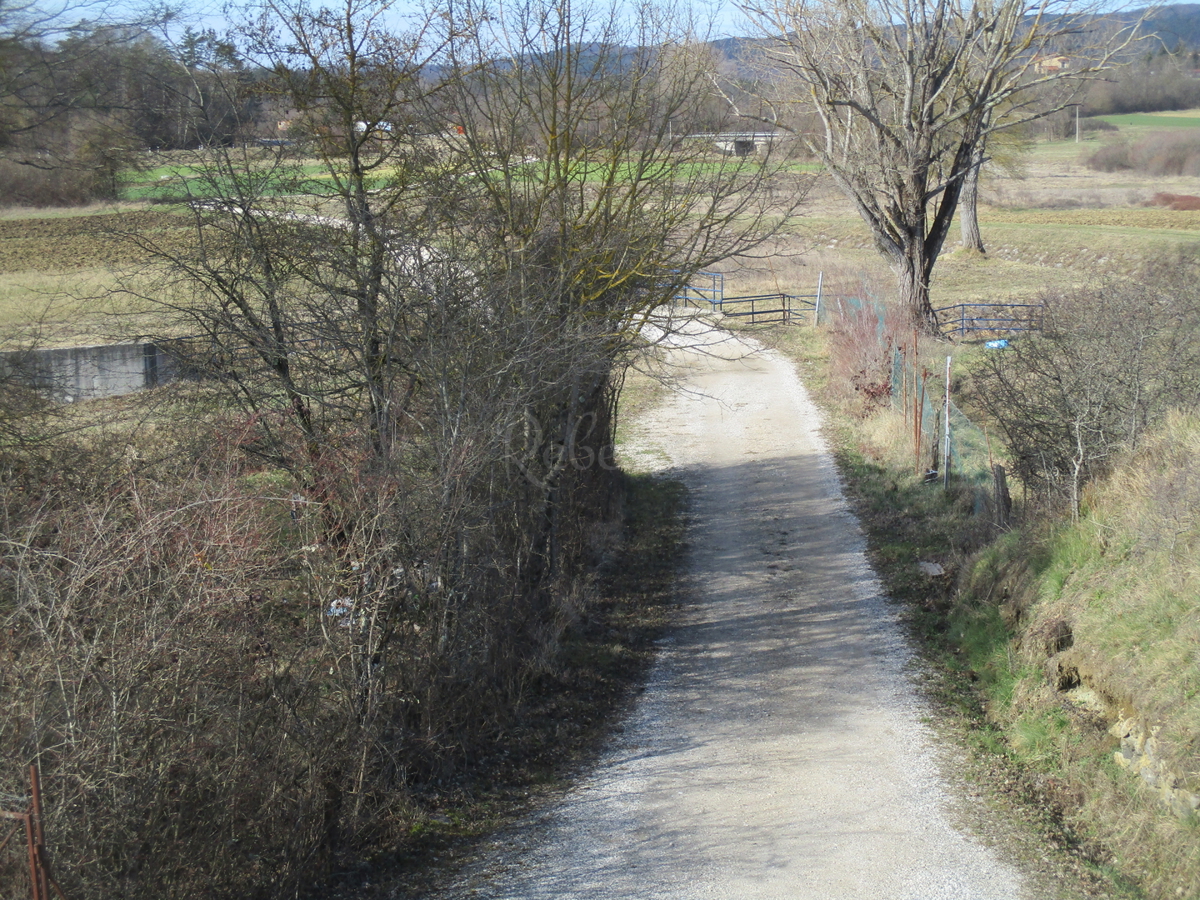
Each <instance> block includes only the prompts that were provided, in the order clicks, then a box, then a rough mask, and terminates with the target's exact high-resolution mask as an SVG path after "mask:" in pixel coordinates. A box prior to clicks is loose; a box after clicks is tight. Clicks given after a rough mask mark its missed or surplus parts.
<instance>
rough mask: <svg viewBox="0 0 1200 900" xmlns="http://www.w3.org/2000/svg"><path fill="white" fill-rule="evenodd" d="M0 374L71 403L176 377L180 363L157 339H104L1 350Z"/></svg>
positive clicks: (118, 394) (140, 388)
mask: <svg viewBox="0 0 1200 900" xmlns="http://www.w3.org/2000/svg"><path fill="white" fill-rule="evenodd" d="M0 374H2V375H5V376H10V377H11V376H14V375H15V376H16V377H17V378H18V379H19V380H20V381H23V382H25V383H26V384H29V385H31V386H33V387H37V388H41V389H43V390H46V391H48V392H49V393H51V394H52V395H54V397H55V398H57V399H59V400H62V401H64V402H66V403H73V402H75V401H77V400H95V399H98V398H100V397H116V396H120V395H121V394H130V393H133V392H134V391H141V390H145V389H146V388H150V387H155V386H156V385H159V384H164V383H166V382H168V381H173V380H175V378H177V377H178V365H177V364H176V362H175V360H174V359H173V358H172V357H171V356H169V355H168V354H167V353H165V352H164V350H163V349H162V348H161V347H159V346H158V345H157V344H102V345H99V346H94V347H57V348H54V349H50V350H24V351H17V352H10V353H0Z"/></svg>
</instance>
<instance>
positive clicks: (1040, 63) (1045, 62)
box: [1033, 56, 1071, 75]
mask: <svg viewBox="0 0 1200 900" xmlns="http://www.w3.org/2000/svg"><path fill="white" fill-rule="evenodd" d="M1070 67H1071V57H1069V56H1042V57H1039V58H1038V59H1035V60H1034V61H1033V70H1034V71H1035V72H1037V73H1038V74H1039V75H1053V74H1054V73H1055V72H1061V71H1062V70H1063V69H1069V68H1070Z"/></svg>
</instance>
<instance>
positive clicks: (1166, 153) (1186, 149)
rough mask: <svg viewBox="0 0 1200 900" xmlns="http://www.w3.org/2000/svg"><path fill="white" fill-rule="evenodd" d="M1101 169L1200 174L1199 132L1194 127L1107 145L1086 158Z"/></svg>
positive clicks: (1092, 167)
mask: <svg viewBox="0 0 1200 900" xmlns="http://www.w3.org/2000/svg"><path fill="white" fill-rule="evenodd" d="M1087 165H1088V168H1090V169H1096V170H1097V171H1100V172H1119V171H1123V170H1132V171H1137V172H1145V173H1147V174H1150V175H1198V174H1200V134H1196V133H1194V132H1193V131H1192V130H1191V129H1188V130H1185V131H1176V132H1163V131H1158V132H1154V133H1153V134H1148V135H1146V136H1145V137H1143V138H1141V139H1140V140H1138V141H1135V142H1132V143H1129V142H1126V143H1115V144H1108V145H1106V146H1104V147H1101V148H1100V149H1099V150H1097V151H1096V152H1095V153H1093V154H1092V155H1091V156H1090V157H1088V161H1087Z"/></svg>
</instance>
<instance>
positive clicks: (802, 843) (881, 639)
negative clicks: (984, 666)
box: [441, 323, 1032, 900]
mask: <svg viewBox="0 0 1200 900" xmlns="http://www.w3.org/2000/svg"><path fill="white" fill-rule="evenodd" d="M688 331H689V332H690V334H689V336H688V338H687V339H686V340H680V339H679V337H678V336H673V337H672V338H671V340H673V341H674V342H675V344H676V346H675V348H674V349H673V350H671V351H670V356H671V357H672V359H673V362H674V363H675V364H676V365H678V366H680V367H681V369H680V371H681V373H682V376H683V377H682V379H681V381H682V384H681V390H679V391H677V392H675V393H673V394H672V395H671V396H670V397H669V398H668V399H667V400H666V401H665V403H664V404H663V405H661V406H659V407H658V408H657V409H655V410H653V411H652V412H651V413H650V414H649V415H647V416H646V417H645V418H644V419H643V420H642V421H641V422H640V423H639V425H638V429H637V437H636V439H635V440H634V441H633V442H632V445H631V446H630V447H629V448H627V453H628V454H629V455H630V456H632V457H634V458H635V459H640V460H641V463H642V467H643V468H644V467H647V466H650V467H656V468H661V469H664V470H670V471H672V472H673V473H675V474H677V475H679V476H680V477H682V478H683V479H684V480H685V481H686V482H687V484H688V485H689V487H690V488H691V491H692V507H691V510H690V520H691V527H690V538H689V539H690V550H689V556H690V562H689V577H690V581H691V583H690V585H689V596H690V602H689V603H688V604H687V606H686V607H685V609H684V610H683V611H682V614H681V617H680V618H681V622H680V624H679V626H678V627H677V628H676V629H675V630H674V631H673V632H672V634H671V636H670V637H669V638H667V639H665V640H664V641H663V644H662V648H661V653H660V657H659V661H658V662H657V663H656V665H655V667H654V669H653V671H652V673H651V676H650V680H649V683H648V685H647V687H646V690H645V692H644V694H643V695H642V696H641V697H640V699H639V700H638V703H637V705H636V707H635V709H634V710H633V712H632V714H631V716H630V718H629V720H628V721H627V722H626V723H625V725H624V729H623V731H622V732H621V733H620V734H619V735H618V736H617V739H616V740H615V741H614V743H613V746H612V748H611V749H610V750H609V751H608V753H607V754H606V755H605V756H604V757H603V759H602V760H601V761H600V763H599V764H598V766H597V767H596V769H595V770H594V771H593V772H591V773H590V774H589V775H588V776H587V777H585V778H584V779H583V781H582V783H580V784H579V785H578V786H577V787H576V788H575V789H573V790H572V791H570V792H569V793H568V794H567V795H566V796H565V797H563V798H562V800H561V801H559V802H557V803H554V804H552V805H551V806H550V808H548V809H545V810H543V811H541V812H540V813H538V814H536V815H535V816H534V817H532V818H531V819H530V820H529V821H528V822H526V823H525V824H524V825H522V826H521V827H519V828H517V829H514V830H513V831H511V832H509V833H506V834H504V835H501V836H500V837H499V838H497V839H496V840H495V841H494V842H493V844H492V845H491V846H490V847H488V848H487V849H486V851H485V852H484V854H483V856H482V858H480V859H479V860H478V861H477V862H475V863H474V864H471V865H469V866H468V867H467V868H466V870H465V871H464V872H463V874H461V875H460V876H459V878H458V880H457V883H456V884H454V885H453V886H452V887H451V888H450V889H449V890H448V891H447V892H446V893H445V894H443V895H441V896H442V897H443V898H445V900H450V898H468V897H470V898H494V900H499V898H522V900H565V898H581V900H582V898H588V900H601V898H611V900H618V898H622V900H623V898H647V900H649V898H678V900H690V898H721V900H741V898H764V900H766V898H789V900H806V898H813V900H817V898H819V900H842V898H862V900H909V898H911V900H942V898H945V900H983V898H989V900H990V898H995V900H1014V898H1018V897H1029V896H1031V895H1032V889H1031V888H1027V887H1026V886H1025V885H1024V884H1023V880H1022V877H1021V875H1020V873H1019V872H1018V871H1017V870H1015V869H1014V868H1013V867H1012V866H1010V865H1009V864H1007V863H1005V862H1003V861H1001V859H999V858H998V857H997V855H996V854H995V853H994V852H993V851H992V850H990V849H989V848H988V847H986V846H984V845H983V844H982V843H981V842H980V841H979V840H977V839H976V838H974V837H972V836H971V835H970V834H967V833H963V832H962V831H960V830H958V829H957V828H956V827H955V825H954V824H953V823H954V821H955V819H956V816H955V815H954V814H953V812H952V806H953V804H952V802H951V796H952V795H951V791H950V789H949V788H948V787H947V786H946V782H945V781H944V778H943V775H944V769H945V765H946V764H945V762H944V761H943V762H941V763H939V759H940V756H939V753H938V752H937V750H936V747H935V745H934V743H933V741H932V736H931V734H930V732H929V731H928V729H927V728H926V726H925V725H923V724H922V721H923V719H924V718H925V710H924V709H923V706H922V703H921V701H920V700H919V699H918V698H917V696H916V695H915V693H914V690H913V688H912V686H911V685H910V683H909V680H908V678H907V677H906V675H905V672H906V665H907V663H908V661H909V654H908V651H907V650H906V647H905V642H904V640H903V638H902V637H901V636H900V630H899V628H898V626H897V624H896V621H895V615H894V613H893V611H892V610H891V609H890V608H889V606H888V604H887V603H886V602H885V601H884V600H883V599H882V597H881V595H880V592H881V588H880V585H879V583H878V581H877V580H876V579H875V576H874V575H873V573H872V572H871V570H870V569H869V567H868V565H867V562H866V560H865V558H864V555H863V549H864V544H863V540H862V537H861V535H860V532H859V529H858V526H857V523H856V522H855V520H854V518H853V516H852V515H851V514H850V512H849V511H848V509H847V507H846V504H845V502H844V500H843V499H842V496H841V492H840V488H839V485H838V480H837V476H836V473H835V471H834V468H833V464H832V462H831V460H830V457H829V453H828V451H827V450H826V448H825V446H824V444H823V442H822V440H821V437H820V435H819V434H818V431H817V429H818V414H817V412H816V410H815V409H814V408H813V406H812V404H811V403H810V402H809V399H808V397H807V395H806V394H805V391H804V388H803V386H802V385H801V383H800V381H799V379H798V378H797V376H796V374H795V371H794V369H793V368H792V366H791V364H790V363H788V362H787V361H785V360H783V359H781V358H779V357H778V356H776V355H774V354H772V353H769V352H762V351H760V350H759V348H757V347H756V346H754V345H751V344H748V343H745V342H742V341H740V340H737V339H733V338H729V337H728V336H727V335H724V333H723V332H715V331H711V330H707V327H705V326H701V325H699V324H698V323H697V324H695V325H694V326H692V327H691V328H690V329H688ZM698 347H699V349H697V348H698Z"/></svg>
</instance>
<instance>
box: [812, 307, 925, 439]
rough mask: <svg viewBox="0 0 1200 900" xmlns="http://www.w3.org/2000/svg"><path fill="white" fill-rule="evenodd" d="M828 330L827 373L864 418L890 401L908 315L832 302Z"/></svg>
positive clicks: (909, 330)
mask: <svg viewBox="0 0 1200 900" xmlns="http://www.w3.org/2000/svg"><path fill="white" fill-rule="evenodd" d="M832 307H833V313H832V314H831V320H830V329H829V335H830V338H829V351H830V372H831V375H832V381H833V383H834V384H836V385H841V386H842V389H843V391H844V392H845V393H846V399H850V398H851V397H853V398H855V399H856V403H857V405H858V412H859V415H861V416H862V417H864V418H865V417H867V416H869V415H871V414H872V413H874V412H876V411H878V410H879V409H881V408H882V407H884V406H886V405H888V404H889V403H890V402H891V396H892V369H893V366H894V363H895V359H894V356H895V351H896V348H898V347H900V346H901V345H902V344H903V343H904V341H905V338H906V336H907V335H908V334H909V333H910V332H911V331H912V325H911V321H912V320H911V318H910V317H909V316H908V314H907V313H906V312H905V311H903V310H900V309H899V308H896V307H889V308H887V310H886V312H883V311H881V310H882V308H881V307H879V306H877V305H876V304H875V303H872V302H869V301H866V302H864V301H862V300H859V299H857V298H853V299H836V300H834V301H832Z"/></svg>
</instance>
